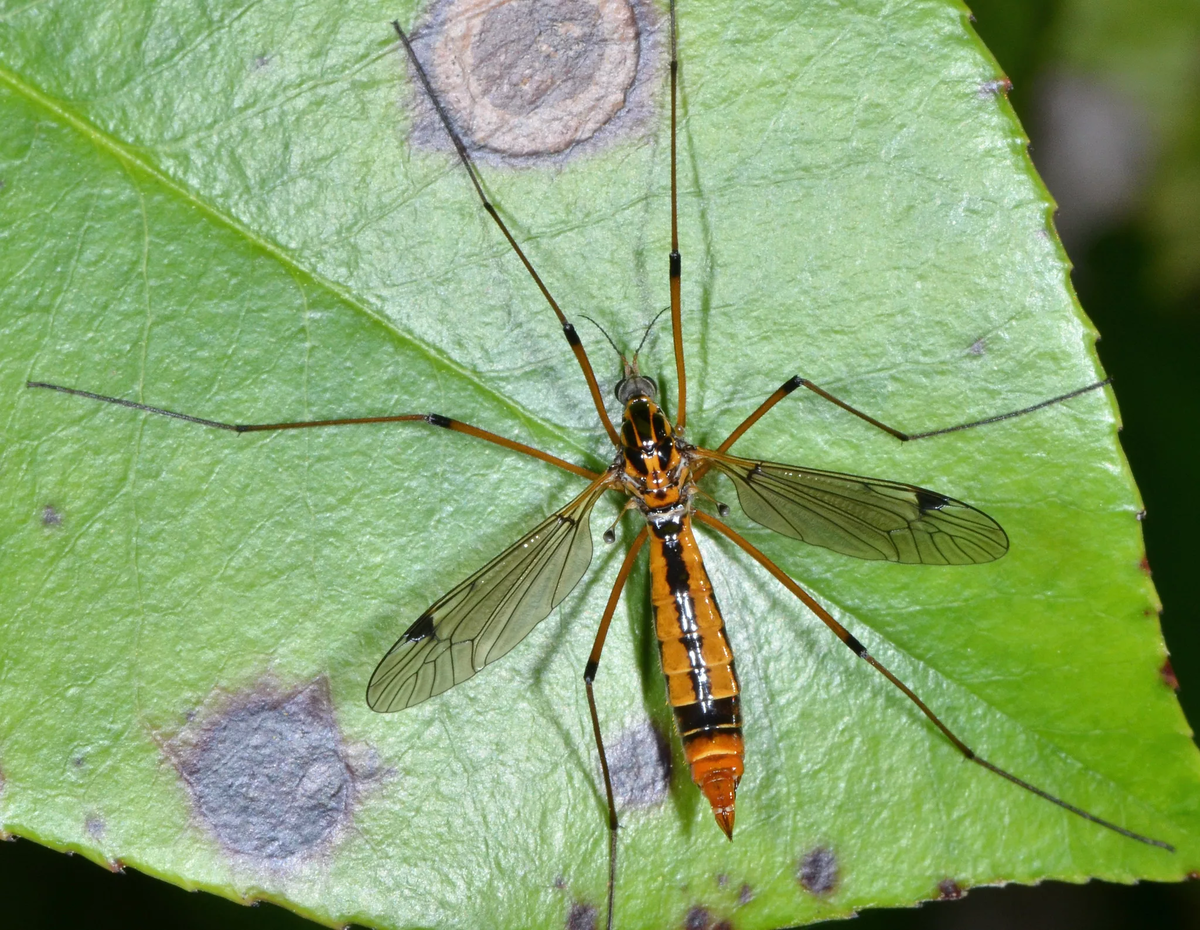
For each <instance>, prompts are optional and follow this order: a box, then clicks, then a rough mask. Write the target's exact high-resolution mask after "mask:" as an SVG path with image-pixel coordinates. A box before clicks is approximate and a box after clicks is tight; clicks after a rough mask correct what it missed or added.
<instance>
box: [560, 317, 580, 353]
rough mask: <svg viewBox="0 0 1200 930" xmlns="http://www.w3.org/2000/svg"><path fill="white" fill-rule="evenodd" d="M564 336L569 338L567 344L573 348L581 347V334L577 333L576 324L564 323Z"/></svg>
mask: <svg viewBox="0 0 1200 930" xmlns="http://www.w3.org/2000/svg"><path fill="white" fill-rule="evenodd" d="M563 335H564V336H566V337H567V342H568V344H569V345H570V346H571V348H574V347H575V346H577V345H579V333H577V332H575V324H574V323H570V322H567V323H563Z"/></svg>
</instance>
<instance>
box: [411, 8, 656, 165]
mask: <svg viewBox="0 0 1200 930" xmlns="http://www.w3.org/2000/svg"><path fill="white" fill-rule="evenodd" d="M412 40H413V47H414V50H415V51H416V54H417V57H418V58H419V59H420V60H421V62H422V64H423V66H424V68H425V70H426V72H427V73H428V75H429V79H430V82H431V83H432V85H433V87H434V90H435V92H436V93H437V95H438V99H439V101H440V102H441V103H442V105H443V106H444V107H445V109H446V110H447V112H448V113H449V115H450V119H451V121H452V122H453V123H454V125H455V128H456V129H457V130H458V132H459V133H460V135H461V136H462V138H463V142H464V143H465V144H466V146H467V147H468V148H469V149H472V150H474V151H475V153H476V154H482V155H489V154H490V155H492V156H498V159H497V160H499V161H509V162H516V163H520V162H522V161H528V160H530V159H539V158H545V157H547V156H557V155H561V154H564V153H566V152H568V151H570V150H572V149H574V148H576V147H579V146H582V145H585V144H587V143H589V142H592V140H596V141H597V142H599V141H601V139H602V137H604V136H607V135H612V134H613V133H614V132H616V131H619V130H620V129H621V128H622V127H623V126H635V125H638V124H641V123H646V122H648V120H647V117H648V115H649V114H650V113H651V112H652V111H653V106H652V104H651V94H652V92H653V91H654V90H656V89H657V88H656V86H655V85H656V81H654V80H653V78H654V76H655V75H654V72H655V61H654V59H655V58H656V57H657V52H656V40H657V30H656V28H655V13H654V9H653V6H652V4H650V3H648V2H646V0H438V2H436V3H434V5H433V8H432V9H431V10H430V12H429V14H428V16H427V17H426V19H425V21H424V22H423V23H422V24H421V26H419V27H418V28H417V30H416V31H415V32H414V34H413V36H412ZM413 87H414V91H416V89H417V88H419V84H418V83H417V82H416V81H414V82H413ZM416 102H417V109H418V113H417V120H416V125H415V126H414V129H413V138H414V140H415V141H417V142H418V143H419V144H423V145H428V146H431V147H435V148H438V149H447V148H448V147H449V145H450V143H449V140H448V139H447V138H446V133H445V130H444V129H443V128H442V127H441V125H440V122H439V121H438V118H437V115H436V113H434V111H433V108H432V107H431V106H430V105H429V102H428V101H427V100H426V99H424V95H423V94H419V95H418V96H417V100H416Z"/></svg>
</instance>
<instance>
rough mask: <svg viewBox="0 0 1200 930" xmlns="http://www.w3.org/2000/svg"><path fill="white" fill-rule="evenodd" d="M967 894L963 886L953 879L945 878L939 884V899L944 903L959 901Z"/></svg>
mask: <svg viewBox="0 0 1200 930" xmlns="http://www.w3.org/2000/svg"><path fill="white" fill-rule="evenodd" d="M965 894H966V892H965V891H964V890H963V888H962V886H961V885H959V883H958V882H956V881H955V880H954V879H952V878H943V879H942V880H941V881H940V882H938V897H939V898H941V899H942V900H943V901H957V900H958V899H959V898H961V897H962V896H963V895H965Z"/></svg>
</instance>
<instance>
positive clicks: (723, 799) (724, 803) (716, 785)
mask: <svg viewBox="0 0 1200 930" xmlns="http://www.w3.org/2000/svg"><path fill="white" fill-rule="evenodd" d="M700 790H701V791H703V792H704V796H705V797H706V798H708V803H709V804H711V805H712V811H713V816H714V817H716V818H717V826H719V827H720V828H721V830H722V831H724V833H725V835H726V836H727V837H729V839H730V840H732V839H733V817H734V805H735V803H736V795H737V779H736V778H734V777H732V775H730V774H729V773H727V772H714V773H713V777H710V778H707V779H705V781H704V784H702V785H701V786H700Z"/></svg>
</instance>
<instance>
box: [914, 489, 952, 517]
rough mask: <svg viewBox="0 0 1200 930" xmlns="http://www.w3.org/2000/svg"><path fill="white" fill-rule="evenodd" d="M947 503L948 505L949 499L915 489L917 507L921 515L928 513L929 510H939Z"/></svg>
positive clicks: (941, 495)
mask: <svg viewBox="0 0 1200 930" xmlns="http://www.w3.org/2000/svg"><path fill="white" fill-rule="evenodd" d="M948 503H950V498H948V497H946V496H945V495H943V494H937V493H935V492H933V491H926V490H925V489H924V488H917V506H918V507H920V508H921V513H928V512H929V511H931V510H941V509H942V508H943V507H945V506H946V505H947V504H948Z"/></svg>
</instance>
